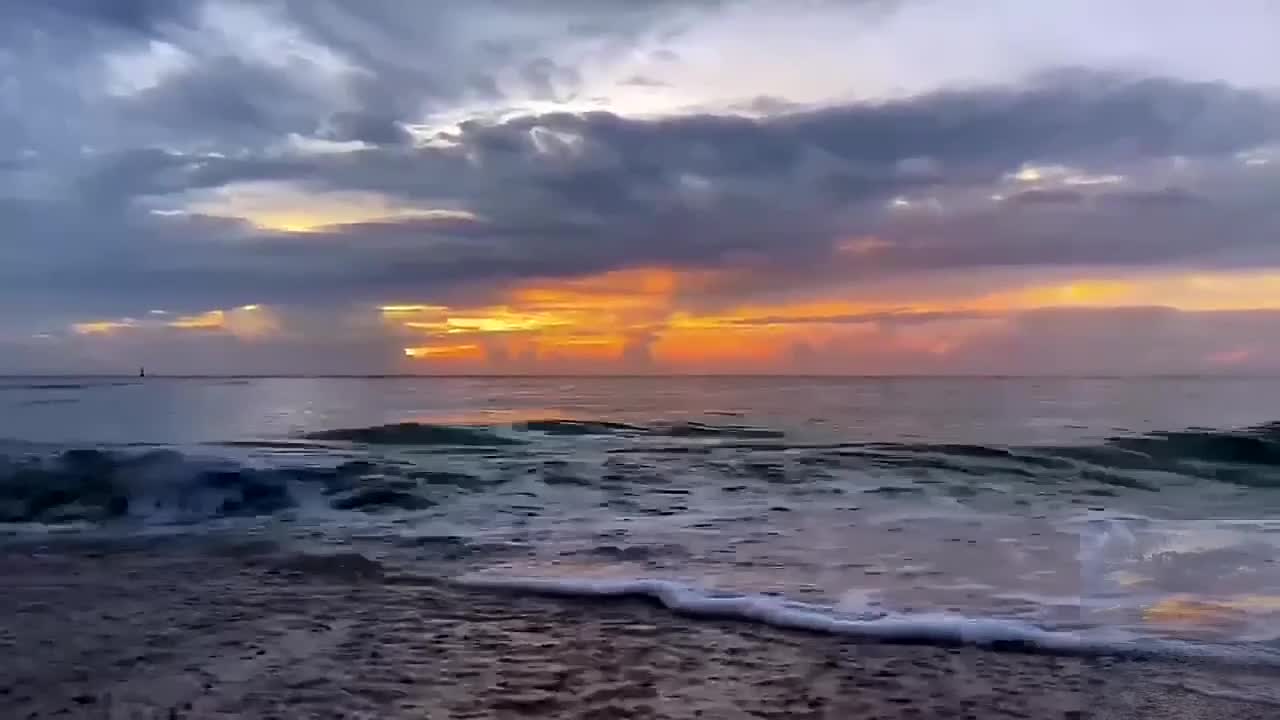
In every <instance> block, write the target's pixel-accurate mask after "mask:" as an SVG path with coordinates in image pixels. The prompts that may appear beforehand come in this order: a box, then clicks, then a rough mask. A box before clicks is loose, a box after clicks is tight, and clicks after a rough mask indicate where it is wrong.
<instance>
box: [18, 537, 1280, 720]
mask: <svg viewBox="0 0 1280 720" xmlns="http://www.w3.org/2000/svg"><path fill="white" fill-rule="evenodd" d="M413 570H414V572H412V573H405V572H401V571H397V570H396V569H394V568H392V567H389V566H384V565H382V564H381V563H379V562H377V561H374V560H371V559H368V558H367V557H365V556H363V555H359V554H355V553H351V552H334V551H330V552H327V553H320V552H316V551H314V550H313V551H311V552H302V551H299V550H298V549H296V548H290V547H289V546H288V544H287V543H286V544H277V543H275V542H272V541H268V540H243V539H242V540H226V539H211V538H207V537H206V538H163V539H150V540H146V539H134V540H124V541H114V542H109V541H101V540H96V541H92V542H89V541H83V540H81V541H77V540H68V539H50V540H44V541H26V542H20V543H10V544H7V545H6V546H4V547H3V548H0V575H3V576H4V577H5V578H6V588H5V592H4V593H3V594H0V650H3V652H0V658H3V659H2V660H0V702H3V704H4V705H5V706H6V708H7V713H8V715H9V716H10V717H15V718H33V719H34V718H46V717H48V718H53V717H61V718H99V719H100V718H153V717H154V718H229V717H252V718H256V717H264V718H265V717H280V718H293V717H298V718H312V717H316V718H319V717H329V718H339V717H341V718H422V717H429V718H517V717H535V718H536V717H545V718H583V719H586V718H747V717H757V718H759V717H766V718H828V717H829V718H879V719H881V720H887V719H889V718H932V717H948V718H950V717H955V718H965V717H972V718H1062V719H1064V720H1066V719H1070V718H1112V717H1114V718H1143V717H1151V718H1156V717H1159V718H1165V719H1172V720H1178V719H1182V718H1186V719H1193V718H1223V717H1232V718H1234V719H1235V720H1249V719H1251V718H1259V719H1261V718H1274V717H1276V716H1277V713H1280V707H1277V706H1276V705H1275V704H1273V701H1271V700H1268V699H1267V698H1268V695H1267V694H1266V691H1267V688H1268V687H1274V686H1275V685H1276V684H1277V681H1280V672H1277V671H1275V670H1267V669H1247V670H1246V669H1239V668H1232V669H1230V670H1227V669H1223V668H1216V667H1212V666H1205V665H1196V664H1189V663H1185V662H1169V661H1144V662H1136V661H1122V660H1119V659H1113V658H1065V657H1050V656H1043V655H1029V654H1018V653H1001V652H992V651H987V650H981V649H975V648H939V647H929V646H920V645H911V646H904V645H892V644H878V643H871V642H865V641H854V640H850V639H848V638H834V637H825V636H822V635H817V634H811V633H802V632H795V631H785V630H778V629H775V628H771V627H767V626H761V625H752V624H749V623H741V622H733V621H714V620H693V619H688V618H681V617H678V616H676V615H674V614H672V613H670V612H668V611H666V610H664V609H662V608H660V607H657V606H655V605H654V604H652V603H645V602H641V601H636V600H620V601H575V600H566V599H548V598H542V597H529V596H520V595H515V594H512V593H494V592H478V591H474V590H466V589H463V588H459V587H457V586H456V585H455V584H454V583H452V582H451V579H450V578H451V577H452V576H453V575H454V574H455V573H456V571H457V570H458V568H456V567H453V566H451V565H450V564H449V563H448V562H445V561H441V562H439V563H433V562H424V563H423V564H422V566H421V567H418V566H415V567H414V568H413Z"/></svg>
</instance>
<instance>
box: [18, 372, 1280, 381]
mask: <svg viewBox="0 0 1280 720" xmlns="http://www.w3.org/2000/svg"><path fill="white" fill-rule="evenodd" d="M43 378H52V379H65V378H86V379H97V378H103V379H113V380H116V379H122V380H125V379H132V380H140V381H141V380H273V379H279V380H289V379H298V380H324V379H334V380H339V379H352V380H360V379H366V380H373V379H413V380H438V379H446V380H447V379H469V378H471V379H486V378H494V379H529V380H536V379H541V378H548V379H565V378H573V379H633V378H635V379H661V378H709V379H714V378H726V379H734V378H761V379H786V378H800V379H833V380H840V379H844V380H929V379H938V380H949V379H955V380H1000V379H1008V380H1021V379H1026V380H1144V379H1148V380H1155V379H1209V380H1212V379H1224V380H1228V379H1235V380H1265V379H1280V371H1272V372H1265V373H1213V372H1207V373H1195V372H1186V373H1150V374H1136V373H847V374H845V373H734V372H717V373H437V374H426V373H173V374H147V375H146V376H141V377H140V376H138V375H136V374H131V373H124V372H118V373H0V379H43Z"/></svg>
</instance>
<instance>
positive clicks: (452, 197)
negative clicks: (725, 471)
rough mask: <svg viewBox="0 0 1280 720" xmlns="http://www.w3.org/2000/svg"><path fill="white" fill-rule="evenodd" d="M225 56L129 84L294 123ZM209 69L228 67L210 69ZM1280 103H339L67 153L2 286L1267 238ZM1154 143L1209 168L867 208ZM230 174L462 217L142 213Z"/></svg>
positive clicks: (171, 294)
mask: <svg viewBox="0 0 1280 720" xmlns="http://www.w3.org/2000/svg"><path fill="white" fill-rule="evenodd" d="M240 70H243V68H235V67H234V66H230V65H216V64H215V65H214V66H212V67H208V68H205V69H204V71H203V77H204V78H205V79H206V80H207V81H209V82H212V84H211V85H199V84H198V83H197V84H193V85H186V84H183V83H178V84H170V85H162V86H159V87H157V88H156V89H155V92H156V93H157V95H156V96H146V95H145V94H144V97H145V99H146V100H147V102H148V103H149V104H150V106H151V107H154V108H165V113H162V114H161V117H162V118H163V119H164V120H165V121H169V122H173V123H174V124H175V127H180V126H189V127H190V128H191V129H193V130H198V131H200V132H207V133H225V134H227V135H235V134H236V133H239V132H240V131H242V130H243V131H249V130H253V129H255V128H270V129H271V130H272V132H278V131H280V130H281V129H283V128H289V127H297V128H301V127H302V126H303V125H305V124H306V122H307V114H306V111H305V107H306V102H305V101H302V100H299V101H298V102H297V104H296V106H295V104H294V102H293V99H292V98H291V96H290V95H289V93H288V92H287V90H286V89H285V88H283V87H276V86H273V85H271V84H270V81H265V80H262V79H259V80H258V81H257V82H258V83H259V85H258V86H257V89H256V90H254V93H257V95H259V96H260V98H261V101H262V104H267V103H266V100H267V98H269V97H271V96H276V97H277V98H278V99H279V102H278V103H276V104H275V105H274V106H272V107H271V108H270V110H269V111H266V112H267V113H268V114H267V115H264V114H262V113H260V112H258V110H257V109H256V108H257V107H258V104H259V103H257V102H254V103H249V104H247V105H244V104H237V103H235V102H230V101H228V103H223V102H220V101H219V99H226V98H235V97H240V98H242V99H243V97H244V93H245V92H247V91H246V90H245V88H243V87H240V85H239V80H237V79H233V78H240V75H239V74H238V73H239V71H240ZM218 72H226V73H230V74H229V75H228V77H227V78H225V79H224V80H222V81H217V82H213V81H212V80H210V78H213V77H216V76H217V73H218ZM240 79H244V80H245V81H246V82H249V80H248V77H247V75H246V76H244V77H243V78H240ZM161 96H162V97H163V102H161ZM1278 107H1280V106H1278V105H1277V104H1276V102H1275V100H1274V99H1272V98H1269V97H1266V96H1264V95H1260V94H1255V93H1250V92H1245V91H1240V90H1235V89H1231V88H1228V87H1225V86H1220V85H1212V84H1192V83H1181V82H1176V81H1172V80H1130V79H1124V78H1115V77H1106V76H1100V75H1096V74H1087V75H1079V74H1076V75H1072V74H1066V75H1061V76H1056V77H1052V78H1046V79H1042V80H1041V81H1039V82H1038V83H1035V84H1032V85H1029V86H1022V87H1008V88H996V89H990V90H974V91H968V92H947V93H938V94H933V95H926V96H921V97H917V98H912V99H908V100H902V101H897V102H892V103H883V104H864V105H850V106H845V107H838V108H829V109H824V110H820V111H814V112H806V113H797V114H790V115H785V116H781V117H774V118H764V119H752V118H745V117H736V116H722V115H711V114H704V115H697V116H686V117H675V118H670V119H664V120H636V119H627V118H623V117H619V116H616V115H612V114H607V113H587V114H567V113H561V114H549V115H541V116H528V117H522V118H516V119H513V120H510V121H507V122H502V123H498V124H487V123H480V122H468V123H464V124H463V125H462V126H461V128H460V129H459V130H458V131H457V132H456V133H453V134H452V135H451V136H450V139H451V141H452V144H451V145H449V146H420V147H412V146H409V145H407V144H405V143H404V142H403V137H401V136H400V135H399V133H398V132H397V130H398V129H399V127H400V126H399V125H398V124H397V121H396V120H394V119H393V118H394V117H395V114H394V113H393V114H391V115H389V116H383V117H375V116H350V115H335V116H333V117H334V120H333V122H332V123H331V124H330V127H329V132H330V133H331V137H332V139H335V140H346V139H359V140H366V141H370V142H377V143H379V145H378V147H375V148H372V149H368V150H363V151H357V152H348V153H332V154H320V155H297V154H279V153H272V152H266V153H262V152H252V151H250V152H241V153H233V154H225V153H224V154H192V153H185V154H184V153H178V152H173V151H162V150H155V149H137V150H126V151H120V152H112V153H103V154H98V155H94V156H89V157H86V158H84V159H83V160H82V162H81V164H80V165H79V166H78V167H77V173H78V177H77V178H76V179H74V180H73V181H72V182H71V183H70V184H68V185H67V186H66V187H67V188H68V189H70V190H73V191H72V192H68V193H67V194H66V195H64V196H61V197H57V198H53V199H46V200H45V201H43V202H41V203H14V202H13V201H10V202H9V203H8V204H7V205H6V204H4V203H0V214H2V215H4V217H0V220H3V221H5V222H6V223H7V224H8V226H9V227H15V226H16V227H21V228H23V230H24V238H25V242H26V244H25V245H24V246H23V249H21V250H20V251H18V252H17V253H16V254H15V253H14V251H12V250H10V251H9V253H10V254H11V255H14V256H15V257H17V258H18V259H19V261H15V262H11V263H7V264H6V266H5V267H0V279H2V280H3V284H2V287H3V289H0V294H3V295H7V296H9V297H13V296H15V295H19V296H22V295H26V296H32V295H40V296H41V297H43V298H45V299H46V300H48V301H49V302H54V301H55V296H59V297H60V298H61V300H60V301H61V302H70V301H72V300H74V301H75V302H79V303H81V304H84V303H85V302H91V303H95V304H97V303H102V302H109V303H111V304H112V305H113V306H119V307H123V306H124V305H125V304H128V303H132V304H133V305H134V306H137V305H139V304H145V305H152V304H160V303H163V302H165V300H166V298H168V299H169V300H170V304H172V299H173V298H184V299H186V298H189V299H190V302H192V303H196V302H199V303H205V304H206V305H207V306H223V305H228V304H234V303H237V302H240V301H244V300H247V299H252V300H253V301H261V302H278V303H291V302H294V303H297V302H317V301H329V302H333V303H335V304H336V303H341V302H350V301H354V300H373V301H376V300H378V299H385V298H387V297H398V298H406V297H424V296H434V295H439V294H442V293H446V292H448V291H449V290H450V288H456V287H459V286H466V285H469V284H476V283H484V282H494V281H500V280H506V279H513V278H522V277H534V276H566V275H574V274H580V273H587V272H595V271H602V270H609V269H615V268H623V267H632V266H637V265H644V264H668V265H676V266H688V267H723V266H725V265H735V264H738V265H744V266H747V267H754V268H756V269H758V270H760V271H762V273H763V275H762V279H761V281H760V282H761V283H762V284H765V285H767V284H769V283H770V282H772V281H774V280H775V279H776V280H777V281H778V282H783V283H786V282H798V281H802V280H797V278H801V279H803V278H806V277H808V278H810V279H812V278H814V277H818V276H821V275H822V274H823V273H824V272H827V273H835V274H838V275H840V276H841V277H845V278H851V277H858V276H859V275H867V274H875V275H883V274H885V273H906V272H912V271H915V270H922V269H945V268H967V267H983V266H1008V265H1046V264H1047V265H1053V264H1078V263H1088V264H1143V263H1159V262H1169V261H1178V260H1181V259H1186V258H1193V257H1197V256H1200V255H1205V254H1209V253H1220V252H1223V251H1224V250H1230V249H1235V250H1241V251H1245V252H1246V253H1247V252H1249V251H1251V250H1253V249H1263V248H1264V247H1265V246H1266V245H1267V243H1268V240H1269V239H1270V240H1273V239H1274V237H1275V235H1276V233H1277V231H1280V211H1277V210H1275V209H1274V208H1273V206H1274V203H1273V202H1272V201H1271V200H1270V199H1269V198H1274V191H1275V189H1276V188H1277V187H1280V182H1277V178H1276V177H1275V175H1274V173H1271V172H1269V171H1268V170H1267V169H1266V168H1245V167H1244V166H1243V165H1241V164H1240V163H1238V162H1236V161H1235V159H1234V154H1235V153H1237V152H1239V151H1242V150H1246V149H1249V148H1252V147H1256V146H1259V145H1263V144H1266V143H1267V142H1269V141H1274V140H1276V139H1280V128H1278V124H1280V112H1278V111H1277V108H1278ZM290 118H293V120H290ZM1166 156H1182V157H1185V158H1188V159H1190V161H1193V162H1203V163H1206V164H1209V165H1212V167H1215V168H1218V170H1216V171H1215V172H1216V173H1217V174H1216V175H1214V176H1213V177H1212V178H1209V179H1207V180H1203V179H1202V180H1200V181H1195V180H1192V181H1189V184H1188V185H1187V187H1179V186H1169V187H1166V188H1160V187H1157V188H1155V189H1147V190H1144V189H1127V188H1123V187H1107V188H1102V189H1093V188H1087V189H1078V190H1077V189H1049V190H1040V191H1033V192H1034V193H1036V194H1032V192H1022V193H1021V194H1015V195H1014V196H1013V197H1011V198H1010V199H1009V200H1006V201H1005V202H1002V203H988V204H986V205H982V206H978V207H968V206H961V207H958V208H954V209H951V210H945V211H942V212H937V213H931V212H921V213H906V214H898V213H893V212H890V211H889V210H887V209H886V204H887V203H888V201H889V200H890V199H891V198H893V197H895V196H897V195H900V194H909V195H911V196H913V197H915V196H928V195H930V194H939V195H941V196H945V195H946V194H947V193H951V192H963V191H968V190H972V189H978V190H982V191H983V192H986V191H985V190H983V189H984V188H994V187H996V186H997V185H999V184H1001V183H1004V182H1006V180H1005V178H1006V176H1007V175H1008V174H1009V173H1011V172H1012V171H1014V170H1016V169H1017V168H1018V167H1019V166H1021V165H1022V164H1023V163H1026V162H1039V163H1061V164H1065V165H1071V166H1076V167H1082V168H1094V169H1098V170H1105V171H1108V172H1113V171H1114V172H1120V173H1124V172H1125V171H1126V168H1128V167H1129V165H1130V164H1141V163H1143V162H1147V161H1150V160H1152V159H1153V158H1154V159H1159V158H1163V157H1166ZM248 181H272V182H276V183H295V184H297V185H298V186H299V187H301V188H304V189H305V190H307V191H309V192H318V193H324V192H346V191H363V192H376V193H380V194H383V195H386V196H388V197H391V198H395V199H397V201H399V202H401V203H405V204H409V205H414V206H421V207H428V208H431V207H450V208H465V209H467V210H470V211H472V212H474V213H476V215H477V216H478V218H479V219H478V220H477V221H474V222H453V223H452V224H450V223H449V222H440V221H423V220H417V219H414V220H406V221H399V222H382V223H361V224H354V225H347V226H336V227H332V228H326V229H321V230H319V231H317V232H312V233H307V234H305V235H288V234H279V233H267V232H262V231H257V230H254V229H253V228H252V227H250V226H247V225H246V224H244V223H240V222H233V221H226V220H214V219H210V218H203V219H202V218H198V217H187V218H169V217H156V216H150V215H148V214H147V209H148V208H152V207H156V206H157V203H163V202H167V203H169V205H168V206H169V207H171V206H173V204H175V203H176V204H178V205H181V204H182V203H183V202H184V201H185V200H184V199H190V198H192V197H197V196H198V195H199V193H202V192H211V191H215V190H217V189H219V188H222V187H226V186H234V184H235V183H239V182H248ZM1197 182H1198V183H1200V184H1207V186H1206V187H1199V186H1197ZM320 197H321V200H319V202H323V194H322V195H321V196H320ZM861 234H874V235H878V236H881V237H883V238H885V239H887V240H889V241H890V242H891V243H892V245H891V246H890V247H887V248H883V249H880V250H877V252H875V253H872V254H869V255H868V259H867V260H865V261H864V260H863V259H861V258H860V257H858V256H853V257H852V258H845V259H844V260H843V261H841V262H840V263H834V264H833V263H831V262H830V261H831V245H832V243H833V241H836V240H840V239H842V238H847V237H852V236H857V235H861ZM55 253H56V254H55ZM33 267H39V268H41V269H42V270H41V274H40V275H39V276H36V275H33V274H32V273H31V272H30V268H33Z"/></svg>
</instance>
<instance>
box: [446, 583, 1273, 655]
mask: <svg viewBox="0 0 1280 720" xmlns="http://www.w3.org/2000/svg"><path fill="white" fill-rule="evenodd" d="M457 583H458V584H459V585H460V586H462V587H466V588H471V589H475V590H489V591H499V592H512V593H518V594H519V593H524V594H531V595H543V596H550V597H561V598H578V599H592V600H626V599H640V600H648V601H653V602H656V603H658V604H659V605H661V606H662V607H664V608H666V609H668V610H670V611H672V612H673V613H675V614H678V615H682V616H686V617H692V618H705V619H718V620H738V621H743V622H753V623H759V624H762V625H769V626H772V627H777V628H782V629H787V630H802V631H807V632H815V633H822V634H825V635H835V636H841V637H852V638H861V639H867V640H875V641H880V642H890V643H900V644H921V645H939V646H947V647H953V646H974V647H981V648H988V649H993V650H1002V651H1012V652H1026V653H1041V654H1049V655H1071V656H1116V657H1131V658H1152V657H1165V658H1174V659H1194V660H1214V661H1219V662H1227V663H1239V664H1244V665H1264V666H1269V667H1280V652H1277V651H1275V650H1272V649H1269V648H1266V647H1260V646H1256V645H1255V646H1244V645H1226V644H1209V643H1194V642H1188V641H1181V640H1163V639H1156V638H1140V637H1137V636H1134V635H1132V634H1129V633H1125V632H1122V631H1118V630H1098V631H1093V632H1090V631H1068V630H1055V629H1050V628H1045V627H1040V626H1037V625H1033V624H1030V623H1026V622H1021V621H1016V620H1006V619H998V618H974V617H966V616H962V615H954V614H943V613H891V612H885V611H879V610H876V611H868V612H865V613H861V614H858V613H850V612H844V611H836V610H834V609H833V608H830V607H827V606H823V605H816V604H811V603H803V602H796V601H791V600H786V599H783V598H780V597H777V596H766V595H741V594H721V593H713V592H708V591H706V590H702V589H699V588H695V587H689V586H685V585H681V584H678V583H674V582H669V581H665V580H651V579H636V580H582V579H572V580H565V579H552V578H534V577H506V576H497V575H491V574H487V573H480V574H473V575H467V576H463V577H461V578H459V579H458V580H457Z"/></svg>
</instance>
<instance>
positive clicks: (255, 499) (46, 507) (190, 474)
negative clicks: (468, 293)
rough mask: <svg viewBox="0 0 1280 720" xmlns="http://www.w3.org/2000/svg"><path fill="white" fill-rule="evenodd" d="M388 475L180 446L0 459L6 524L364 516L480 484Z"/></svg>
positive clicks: (414, 506)
mask: <svg viewBox="0 0 1280 720" xmlns="http://www.w3.org/2000/svg"><path fill="white" fill-rule="evenodd" d="M388 471H389V468H386V467H382V466H379V465H376V464H374V463H370V462H364V461H350V462H343V463H341V464H337V465H335V466H333V467H269V468H259V467H249V466H246V465H243V464H239V463H236V462H234V461H230V460H225V459H219V458H200V457H191V456H187V455H183V454H182V453H179V452H175V451H172V450H154V451H149V452H142V453H122V452H109V451H105V450H96V449H84V450H68V451H65V452H62V453H60V454H57V455H53V456H45V457H23V458H18V459H13V458H7V457H4V456H0V523H43V524H66V523H78V522H90V523H101V522H109V521H122V520H130V519H131V520H137V521H148V522H177V523H184V522H200V521H203V520H209V519H214V518H226V517H245V516H264V515H272V514H275V513H279V512H281V511H285V510H289V509H292V508H297V507H300V506H303V505H307V504H310V503H315V504H318V505H319V506H320V507H328V508H331V509H334V510H353V511H363V512H375V511H387V510H423V509H426V508H429V507H432V506H434V505H435V504H436V503H437V500H436V499H434V497H438V496H439V495H440V494H441V493H442V492H443V491H447V490H448V489H449V488H448V487H447V486H453V487H461V486H465V485H466V484H467V483H468V482H470V481H472V480H475V478H472V477H471V476H469V475H466V474H463V473H444V472H429V471H418V472H408V473H405V474H392V473H390V472H388ZM442 488H443V490H442Z"/></svg>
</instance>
